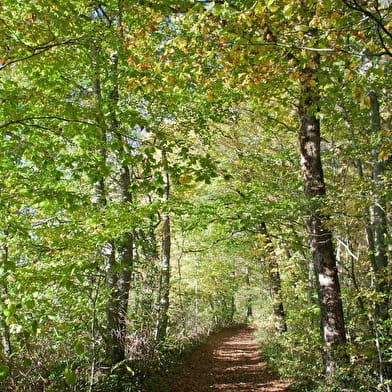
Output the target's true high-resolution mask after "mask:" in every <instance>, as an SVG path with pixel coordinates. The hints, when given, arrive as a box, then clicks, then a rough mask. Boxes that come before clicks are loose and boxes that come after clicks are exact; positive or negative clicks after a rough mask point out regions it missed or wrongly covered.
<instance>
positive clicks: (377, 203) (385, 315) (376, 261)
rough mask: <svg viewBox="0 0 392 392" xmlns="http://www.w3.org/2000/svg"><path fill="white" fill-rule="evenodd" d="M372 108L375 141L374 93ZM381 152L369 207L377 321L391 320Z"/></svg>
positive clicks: (375, 161) (377, 106)
mask: <svg viewBox="0 0 392 392" xmlns="http://www.w3.org/2000/svg"><path fill="white" fill-rule="evenodd" d="M369 97H370V109H371V130H372V136H373V138H374V139H375V138H377V137H378V134H379V132H380V131H381V119H380V104H379V101H378V97H377V95H376V93H375V91H369ZM379 152H380V149H379V146H378V144H375V146H374V148H373V168H372V179H373V188H374V191H375V192H374V194H375V195H376V196H375V200H374V204H373V206H372V207H371V208H370V219H371V225H370V227H371V232H372V233H371V234H370V236H371V241H370V244H371V245H372V249H370V252H371V253H372V255H373V256H372V257H371V261H372V267H373V271H374V275H375V285H376V290H377V293H378V294H380V299H379V301H377V303H376V318H377V319H378V321H379V322H381V323H382V322H384V321H386V320H388V319H389V285H388V279H387V276H388V274H387V269H388V256H387V243H386V239H387V235H388V233H387V216H386V212H385V202H384V200H383V198H382V196H380V191H382V177H383V175H384V162H383V161H382V160H381V159H379V157H378V155H379Z"/></svg>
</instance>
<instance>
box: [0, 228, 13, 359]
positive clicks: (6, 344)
mask: <svg viewBox="0 0 392 392" xmlns="http://www.w3.org/2000/svg"><path fill="white" fill-rule="evenodd" d="M7 235H8V234H7V233H6V234H5V237H7ZM1 253H2V254H1V265H2V267H3V269H4V270H5V269H6V268H5V267H6V265H7V264H8V247H7V245H6V244H4V245H3V249H2V252H1ZM5 279H6V275H5V273H4V272H3V273H2V274H1V276H0V281H1V287H0V289H1V293H0V295H1V302H2V304H3V305H4V304H5V302H6V300H7V298H8V290H7V284H6V280H5ZM0 328H1V332H2V335H3V336H2V342H3V353H4V355H5V357H9V356H10V355H11V354H12V345H11V333H10V328H9V326H8V324H7V321H6V318H5V316H4V313H3V312H1V315H0Z"/></svg>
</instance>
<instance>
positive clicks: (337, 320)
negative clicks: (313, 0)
mask: <svg viewBox="0 0 392 392" xmlns="http://www.w3.org/2000/svg"><path fill="white" fill-rule="evenodd" d="M318 67H319V56H318V55H313V66H312V67H310V66H308V67H306V68H305V69H303V70H301V75H300V76H301V89H302V91H301V99H300V103H299V106H298V108H299V116H300V121H301V128H300V135H299V142H300V152H301V169H302V175H303V180H304V192H305V195H306V197H307V199H308V203H307V208H308V219H307V227H308V231H309V235H310V248H311V254H312V259H313V264H314V270H315V274H316V285H317V291H318V299H319V306H320V330H321V336H322V340H323V345H324V362H325V367H326V373H327V375H328V376H331V375H332V373H333V371H334V369H335V367H336V365H337V364H338V362H339V361H340V360H342V359H345V355H342V353H341V352H340V349H341V346H343V345H344V344H345V343H346V334H345V324H344V315H343V306H342V300H341V292H340V284H339V277H338V270H337V265H336V259H335V254H334V248H333V243H332V233H331V231H330V229H329V228H328V216H326V215H325V214H324V213H323V212H322V207H323V199H324V196H325V182H324V175H323V168H322V163H321V150H320V140H321V137H320V121H319V119H318V117H317V110H318V101H319V98H318V93H317V90H316V88H315V87H314V86H315V84H316V83H317V79H316V78H317V75H316V73H317V71H318Z"/></svg>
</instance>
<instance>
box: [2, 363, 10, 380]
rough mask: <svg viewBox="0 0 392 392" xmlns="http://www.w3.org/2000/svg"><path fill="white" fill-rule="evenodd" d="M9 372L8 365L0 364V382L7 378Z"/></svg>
mask: <svg viewBox="0 0 392 392" xmlns="http://www.w3.org/2000/svg"><path fill="white" fill-rule="evenodd" d="M9 371H10V368H9V366H8V365H5V364H0V381H3V380H4V379H5V378H6V377H7V375H8V373H9Z"/></svg>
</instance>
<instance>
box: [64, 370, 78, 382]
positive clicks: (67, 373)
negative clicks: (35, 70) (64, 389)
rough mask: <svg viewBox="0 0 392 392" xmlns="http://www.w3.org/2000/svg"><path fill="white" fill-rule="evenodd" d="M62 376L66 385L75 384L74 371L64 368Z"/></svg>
mask: <svg viewBox="0 0 392 392" xmlns="http://www.w3.org/2000/svg"><path fill="white" fill-rule="evenodd" d="M64 378H65V382H66V383H67V384H68V385H75V384H76V380H77V376H76V373H74V372H73V371H71V370H69V369H68V368H65V370H64Z"/></svg>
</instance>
